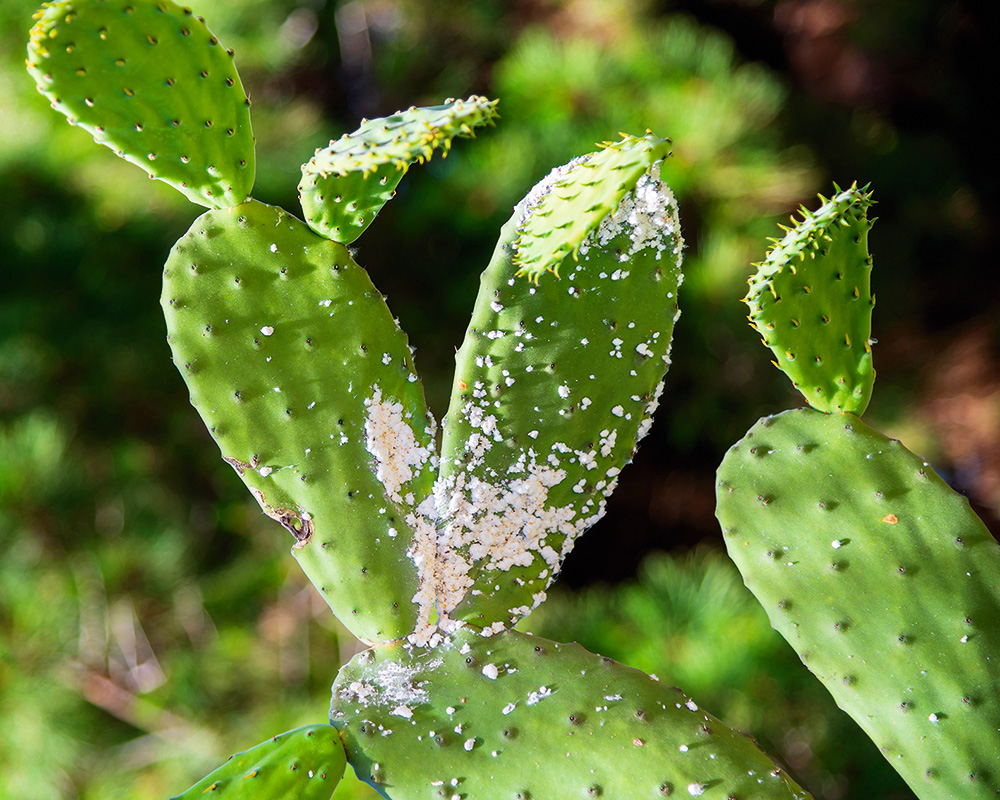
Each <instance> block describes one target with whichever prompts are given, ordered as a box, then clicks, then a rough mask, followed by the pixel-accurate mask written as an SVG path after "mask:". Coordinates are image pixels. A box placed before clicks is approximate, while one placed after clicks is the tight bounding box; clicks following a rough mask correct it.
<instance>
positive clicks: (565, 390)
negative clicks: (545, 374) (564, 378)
mask: <svg viewBox="0 0 1000 800" xmlns="http://www.w3.org/2000/svg"><path fill="white" fill-rule="evenodd" d="M558 391H559V396H560V397H562V398H566V397H569V386H567V385H566V384H565V383H564V384H563V385H562V386H560V387H559V390H558Z"/></svg>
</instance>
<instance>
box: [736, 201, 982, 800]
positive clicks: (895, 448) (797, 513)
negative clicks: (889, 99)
mask: <svg viewBox="0 0 1000 800" xmlns="http://www.w3.org/2000/svg"><path fill="white" fill-rule="evenodd" d="M869 203H870V200H869V197H868V195H867V194H866V193H861V192H858V190H856V189H855V188H853V187H852V188H851V189H849V190H848V191H847V192H842V193H839V194H837V195H836V196H835V197H834V198H833V199H831V200H828V201H825V202H824V203H823V205H822V207H821V208H820V210H819V211H817V212H815V213H813V214H810V213H805V214H804V215H803V219H802V220H800V221H799V222H798V223H796V224H795V226H794V227H793V228H792V229H791V230H790V231H789V232H788V234H787V236H786V237H785V239H784V240H783V241H782V242H780V243H776V246H775V247H774V249H773V250H772V252H771V253H770V254H769V255H768V257H767V259H766V260H765V261H764V263H763V264H762V265H761V268H760V272H758V274H757V276H755V277H754V278H753V279H751V282H750V284H751V291H750V294H749V295H748V298H747V303H748V304H749V305H750V307H751V320H752V322H753V324H754V327H755V328H756V329H757V330H758V331H761V332H762V333H763V334H764V339H765V342H766V343H767V344H768V346H770V347H771V348H772V350H774V351H775V352H776V353H778V362H777V363H778V365H779V367H780V368H781V369H783V370H784V371H785V372H786V373H788V375H789V377H790V378H791V379H792V380H793V382H794V383H795V385H796V386H797V387H798V388H799V390H800V391H801V392H802V393H803V396H804V397H805V398H806V399H807V400H808V401H809V402H810V404H811V405H813V406H814V407H815V408H816V409H818V410H813V409H797V410H794V411H788V412H785V413H783V414H779V415H778V416H775V417H765V418H764V419H762V420H760V421H759V422H758V423H757V424H756V425H755V426H754V427H753V428H751V430H750V432H749V433H747V435H746V437H745V438H744V439H743V440H742V441H740V442H738V443H737V444H736V445H734V446H733V448H732V449H731V450H730V451H729V453H728V454H727V455H726V458H725V460H724V461H723V463H722V466H721V467H720V468H719V473H718V483H717V500H718V512H717V513H718V517H719V522H720V523H721V525H722V528H723V531H724V534H725V537H726V544H727V547H728V549H729V554H730V556H731V557H732V558H733V560H734V561H735V562H736V564H737V566H738V567H739V569H740V571H741V572H742V574H743V577H744V580H745V581H746V584H747V586H748V587H750V589H751V591H753V593H754V594H755V595H756V596H757V599H758V600H760V602H761V604H762V605H763V606H764V608H765V610H766V611H767V614H768V616H769V617H770V620H771V624H772V625H773V626H774V628H776V629H777V630H778V631H779V632H780V633H781V634H782V635H783V636H784V637H785V639H787V640H788V642H789V644H791V645H792V647H793V648H795V650H796V652H797V653H798V654H799V656H800V658H801V659H802V661H803V663H805V664H806V666H808V667H809V669H810V670H812V671H813V672H814V673H815V675H816V676H817V677H818V678H819V679H820V680H821V681H822V682H823V683H824V685H825V686H826V687H827V689H829V691H830V692H831V694H832V695H833V696H834V698H835V699H836V701H837V703H838V704H839V705H840V706H841V708H843V709H844V710H845V711H847V712H848V713H849V714H850V715H851V716H852V717H853V718H854V719H855V721H856V722H857V723H858V724H859V725H860V726H861V727H862V728H863V729H864V730H865V732H866V733H867V734H868V735H869V736H870V737H871V738H872V739H873V740H874V741H875V743H876V744H877V745H878V746H879V748H880V749H881V751H882V753H883V754H884V755H885V757H886V758H887V759H888V760H889V762H890V763H891V764H892V765H893V766H894V767H895V768H896V770H897V771H898V772H899V773H900V774H901V775H902V776H903V778H904V779H905V780H906V781H907V782H908V783H909V784H910V786H911V787H912V788H913V790H914V792H916V793H917V794H918V795H919V796H920V797H921V798H923V799H924V800H945V798H956V797H963V798H979V797H982V798H986V797H996V796H997V795H998V794H1000V770H998V767H997V765H998V764H1000V672H998V669H997V666H996V665H997V664H998V663H1000V589H998V587H1000V547H998V546H997V543H996V542H995V541H994V540H993V537H992V536H991V535H990V533H989V532H988V531H987V530H986V528H985V526H984V525H983V523H982V522H981V521H980V520H979V518H978V517H976V515H975V514H974V513H973V512H972V510H971V509H970V508H969V503H968V501H967V500H966V499H965V498H964V497H961V496H960V495H958V494H957V493H955V492H954V491H953V490H952V489H950V488H949V487H948V486H947V485H946V484H945V483H944V481H942V480H941V479H940V478H939V477H938V476H937V475H936V474H935V473H934V471H933V469H932V468H931V467H930V465H929V464H928V463H927V462H926V461H924V460H923V459H922V458H920V457H918V456H915V455H913V454H912V453H910V452H908V451H907V450H906V449H905V448H904V447H903V446H902V445H901V444H900V443H899V442H898V441H896V440H893V439H889V438H887V437H885V436H884V435H882V434H880V433H878V432H877V431H875V430H873V429H871V428H870V427H868V426H867V425H866V424H865V423H864V422H862V421H861V420H860V419H858V417H857V415H856V413H850V412H851V411H852V410H853V411H856V412H857V413H860V412H861V411H862V410H863V409H864V407H865V405H867V401H868V396H869V395H870V391H871V383H872V380H873V377H874V372H873V370H872V369H871V350H870V347H869V346H868V335H869V332H870V330H871V324H870V316H871V307H872V305H873V301H872V300H870V299H869V297H868V280H867V278H868V271H869V269H870V264H871V261H870V259H869V258H868V255H867V250H866V247H865V243H864V242H865V236H864V235H865V233H866V232H867V229H868V227H870V225H869V223H868V222H867V221H866V220H865V209H866V208H867V206H868V205H869ZM803 254H804V255H807V256H808V258H803V257H802V256H803ZM806 285H808V286H811V287H813V290H812V292H805V291H803V290H802V287H803V286H806ZM817 318H818V319H817ZM817 321H818V323H819V324H817ZM803 328H811V330H812V334H811V335H810V336H808V337H804V336H803V334H802V330H803ZM845 331H846V332H847V333H845ZM851 336H853V337H854V338H853V341H852V342H851V344H850V346H848V344H847V341H846V339H850V337H851ZM859 337H864V338H861V339H859ZM785 348H788V350H789V352H792V351H793V350H794V351H795V352H796V355H807V354H808V355H809V356H812V354H814V353H815V354H817V355H816V359H815V360H813V359H811V358H799V357H796V358H794V359H793V358H782V357H781V355H780V351H782V350H783V349H785ZM824 412H830V413H824Z"/></svg>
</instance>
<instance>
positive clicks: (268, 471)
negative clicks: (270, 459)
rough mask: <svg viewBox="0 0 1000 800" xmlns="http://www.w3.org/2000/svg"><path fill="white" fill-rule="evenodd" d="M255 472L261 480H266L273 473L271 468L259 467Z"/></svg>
mask: <svg viewBox="0 0 1000 800" xmlns="http://www.w3.org/2000/svg"><path fill="white" fill-rule="evenodd" d="M257 472H259V473H260V476H261V477H262V478H266V477H267V476H268V475H270V474H271V473H272V472H274V469H273V468H271V467H261V468H260V469H258V470H257Z"/></svg>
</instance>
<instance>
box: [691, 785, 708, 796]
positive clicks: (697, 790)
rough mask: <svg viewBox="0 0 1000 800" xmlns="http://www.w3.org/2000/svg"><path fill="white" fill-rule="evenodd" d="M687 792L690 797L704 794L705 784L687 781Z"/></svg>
mask: <svg viewBox="0 0 1000 800" xmlns="http://www.w3.org/2000/svg"><path fill="white" fill-rule="evenodd" d="M688 794H689V795H691V796H692V797H697V796H698V795H702V794H705V784H703V783H689V784H688Z"/></svg>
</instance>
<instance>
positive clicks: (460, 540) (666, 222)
mask: <svg viewBox="0 0 1000 800" xmlns="http://www.w3.org/2000/svg"><path fill="white" fill-rule="evenodd" d="M555 179H559V180H560V181H561V182H562V183H563V184H565V179H564V178H563V177H562V174H561V173H560V171H558V170H557V171H556V175H555ZM529 198H530V196H529ZM530 213H531V211H529V210H528V209H527V208H526V207H525V205H524V204H522V205H520V206H519V207H518V208H517V209H515V213H514V217H513V218H512V219H511V220H510V221H509V222H508V223H507V225H506V226H504V228H503V231H502V233H501V237H500V243H499V244H498V245H497V249H496V251H495V253H494V256H493V261H492V262H491V264H490V266H489V268H488V269H487V270H486V271H485V272H484V273H483V276H482V280H481V286H480V291H479V297H478V300H477V302H476V307H475V310H474V312H473V315H472V321H471V324H470V326H469V329H468V332H467V333H466V337H465V342H464V343H463V345H462V348H461V350H460V351H459V353H458V355H457V357H456V361H457V367H456V372H455V383H454V385H453V388H452V397H451V404H450V406H449V410H448V415H447V424H446V425H445V429H444V438H443V442H442V455H441V475H440V479H439V481H438V483H437V485H436V487H435V502H436V505H437V511H438V518H439V519H440V520H441V523H440V524H439V530H438V533H437V538H436V539H435V540H434V541H428V542H427V546H426V550H427V551H428V552H431V551H434V550H436V556H431V555H428V557H427V559H426V564H427V565H430V564H432V562H433V569H430V568H425V569H424V570H423V571H422V575H426V576H427V578H426V581H425V580H424V578H423V577H422V590H423V588H424V584H426V586H427V587H430V586H432V585H433V586H434V587H435V591H433V592H428V593H427V596H426V597H425V598H423V600H422V608H423V609H425V610H427V609H429V608H434V609H436V611H438V612H439V613H441V614H443V615H446V616H448V617H450V618H451V619H458V620H463V621H465V622H467V623H469V624H472V625H475V626H478V627H481V628H484V629H486V633H489V632H491V630H498V629H502V628H503V627H505V626H507V625H509V624H511V623H512V622H514V621H516V620H517V619H518V618H519V617H521V616H523V615H524V614H527V613H528V611H530V610H531V609H532V608H534V607H535V606H536V605H537V604H538V603H539V602H540V601H541V600H542V599H543V598H544V596H545V589H546V588H547V586H548V585H549V584H550V583H551V582H552V580H553V579H554V577H555V574H556V573H557V572H558V570H559V567H560V565H561V563H562V559H563V558H564V557H565V555H566V554H567V553H568V552H569V550H570V549H571V548H572V546H573V542H574V541H575V539H576V537H577V536H578V535H579V534H581V533H582V532H583V531H585V530H586V529H587V528H588V527H590V526H591V525H592V524H593V523H594V522H595V521H596V520H597V519H599V518H600V517H601V516H602V515H603V513H604V504H605V499H606V497H607V496H608V495H609V494H610V493H611V491H612V490H613V489H614V487H615V485H616V483H617V476H618V473H619V472H620V471H621V469H622V468H623V467H624V466H625V465H626V464H627V463H628V462H629V461H630V459H631V457H632V454H633V452H634V450H635V446H636V442H637V440H638V439H639V438H641V437H642V436H644V435H645V433H646V431H647V430H648V429H649V426H650V424H651V415H652V412H653V410H654V409H655V408H656V405H657V401H658V399H659V396H660V391H661V389H662V381H663V377H664V374H665V373H666V370H667V366H668V364H669V353H670V342H671V335H672V333H673V325H674V321H675V319H676V317H677V315H678V311H677V288H678V285H679V283H680V280H681V271H680V261H681V250H682V247H683V242H682V239H681V234H680V225H679V222H678V219H677V205H676V202H675V200H674V198H673V195H672V194H671V192H670V189H669V188H668V187H667V186H666V185H665V184H664V183H662V181H660V180H659V171H658V169H657V168H656V167H655V166H654V167H653V168H652V169H651V170H650V171H649V172H648V173H644V174H640V175H639V176H638V177H637V179H636V182H635V185H634V186H633V191H631V193H630V194H629V195H628V196H626V197H625V198H624V199H623V201H622V203H621V205H620V207H619V209H618V212H617V213H616V214H613V215H609V216H608V217H607V218H606V219H605V221H604V223H603V224H602V226H601V227H600V228H599V229H598V230H597V231H596V232H595V233H594V234H593V235H592V236H591V237H590V238H588V239H587V240H585V241H584V242H582V243H581V244H580V248H579V249H580V255H579V261H576V262H574V263H573V264H572V267H568V268H567V269H565V270H563V275H562V277H556V276H554V275H547V276H545V278H544V279H543V280H542V281H540V283H539V284H538V285H537V286H536V285H534V284H533V283H532V282H531V281H530V280H527V279H525V278H518V277H516V271H517V267H516V266H515V264H514V262H513V253H514V238H515V237H516V235H517V230H518V227H519V226H520V225H521V224H522V223H523V222H524V215H526V214H530ZM418 548H419V544H418ZM435 558H436V560H435Z"/></svg>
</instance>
